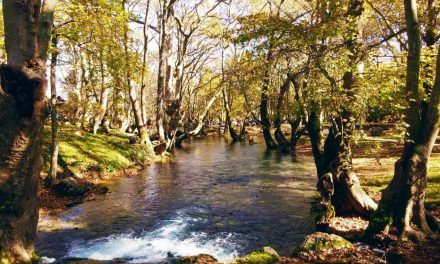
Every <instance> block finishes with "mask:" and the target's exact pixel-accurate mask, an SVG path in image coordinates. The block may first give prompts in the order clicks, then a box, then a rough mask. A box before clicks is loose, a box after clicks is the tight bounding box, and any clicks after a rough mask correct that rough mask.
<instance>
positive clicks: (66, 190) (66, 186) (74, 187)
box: [54, 177, 89, 196]
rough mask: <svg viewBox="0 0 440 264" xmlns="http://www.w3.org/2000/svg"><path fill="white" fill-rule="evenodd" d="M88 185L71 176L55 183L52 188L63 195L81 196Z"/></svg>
mask: <svg viewBox="0 0 440 264" xmlns="http://www.w3.org/2000/svg"><path fill="white" fill-rule="evenodd" d="M88 189H89V188H88V187H87V186H85V185H84V184H82V183H80V182H79V181H78V180H77V179H75V178H73V177H67V178H65V179H62V180H60V181H59V182H58V183H56V184H55V186H54V190H55V191H56V192H57V193H58V194H60V195H63V196H83V195H84V194H85V193H86V192H87V191H88Z"/></svg>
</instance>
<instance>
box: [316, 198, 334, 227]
mask: <svg viewBox="0 0 440 264" xmlns="http://www.w3.org/2000/svg"><path fill="white" fill-rule="evenodd" d="M317 199H318V201H316V202H314V204H313V206H312V211H313V214H314V218H315V224H316V225H317V226H319V225H326V224H329V223H330V220H331V219H333V218H334V217H335V216H336V212H335V207H334V206H333V205H332V204H331V202H330V201H327V202H321V201H320V200H321V199H320V198H317Z"/></svg>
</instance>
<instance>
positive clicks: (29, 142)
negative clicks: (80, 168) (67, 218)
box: [0, 0, 53, 263]
mask: <svg viewBox="0 0 440 264" xmlns="http://www.w3.org/2000/svg"><path fill="white" fill-rule="evenodd" d="M2 3H3V14H4V24H5V46H6V52H7V55H8V65H4V64H3V65H1V66H0V76H1V92H0V124H1V128H0V149H1V150H2V151H1V152H0V215H1V217H0V262H6V263H24V262H26V263H28V262H30V260H31V256H32V254H33V251H34V241H35V235H36V230H37V223H38V203H37V186H38V180H39V177H40V172H41V168H42V157H41V145H42V132H43V123H44V119H45V118H46V111H47V110H46V102H45V93H46V77H45V73H46V66H45V59H46V58H45V57H44V56H42V57H40V56H39V55H38V52H39V51H38V46H39V45H38V36H37V34H38V28H39V21H40V9H41V2H40V1H38V0H30V1H26V2H17V1H13V0H4V1H3V2H2ZM45 12H50V10H48V9H46V11H45ZM51 12H53V10H51ZM46 26H47V27H51V26H52V24H50V25H46ZM48 41H49V39H47V38H41V39H40V43H41V44H42V45H43V42H48ZM46 45H47V43H46ZM40 52H41V53H42V54H43V53H44V54H45V52H43V51H40Z"/></svg>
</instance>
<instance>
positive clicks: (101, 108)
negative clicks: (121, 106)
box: [92, 52, 110, 134]
mask: <svg viewBox="0 0 440 264" xmlns="http://www.w3.org/2000/svg"><path fill="white" fill-rule="evenodd" d="M102 56H103V54H102V52H101V54H100V70H101V89H100V92H99V98H98V100H97V103H98V110H97V111H96V113H95V116H94V117H93V128H92V132H93V134H96V133H97V132H98V129H99V127H100V126H101V122H102V120H103V118H104V116H105V114H106V112H107V103H108V96H109V94H110V89H109V88H107V87H105V74H104V71H105V69H104V61H103V60H104V58H103V57H102Z"/></svg>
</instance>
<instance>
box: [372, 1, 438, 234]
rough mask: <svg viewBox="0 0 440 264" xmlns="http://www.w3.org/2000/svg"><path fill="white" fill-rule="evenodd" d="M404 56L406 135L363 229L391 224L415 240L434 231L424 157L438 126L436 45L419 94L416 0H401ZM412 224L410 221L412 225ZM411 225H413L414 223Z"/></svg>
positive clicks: (375, 230)
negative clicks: (432, 67) (428, 86)
mask: <svg viewBox="0 0 440 264" xmlns="http://www.w3.org/2000/svg"><path fill="white" fill-rule="evenodd" d="M404 3H405V16H406V26H407V34H408V58H407V69H406V86H405V92H406V96H407V100H408V109H407V113H406V120H405V121H406V123H407V124H408V128H407V138H406V139H405V145H404V149H403V153H402V156H401V157H400V159H399V160H398V161H397V162H396V164H395V169H394V177H393V179H392V180H391V182H390V183H389V185H388V186H387V188H386V189H385V190H384V192H383V195H382V199H381V200H380V202H379V206H378V209H377V210H376V212H375V213H374V214H373V216H372V217H371V219H370V223H369V226H368V228H367V230H366V235H367V236H372V235H374V234H377V233H379V232H382V231H386V230H388V227H389V226H390V225H392V226H394V227H395V228H396V229H397V231H398V233H399V234H400V236H401V237H410V238H413V239H416V240H421V239H424V238H425V237H426V236H430V235H432V234H433V231H438V223H437V221H436V220H435V218H433V217H430V216H429V215H427V213H426V212H425V204H424V201H425V195H426V185H427V174H428V160H429V157H430V155H431V151H432V148H433V146H434V143H435V139H436V137H437V135H438V133H439V130H440V47H439V50H438V53H437V62H436V74H435V81H434V86H433V87H432V91H431V93H430V98H429V99H423V98H420V96H419V94H418V91H419V81H420V52H421V35H420V26H419V21H418V17H417V2H416V1H415V0H405V1H404ZM412 224H414V225H412ZM413 226H414V227H415V228H414V227H413Z"/></svg>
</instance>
